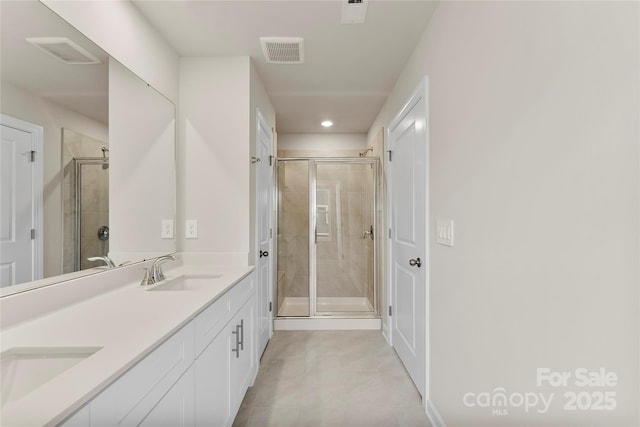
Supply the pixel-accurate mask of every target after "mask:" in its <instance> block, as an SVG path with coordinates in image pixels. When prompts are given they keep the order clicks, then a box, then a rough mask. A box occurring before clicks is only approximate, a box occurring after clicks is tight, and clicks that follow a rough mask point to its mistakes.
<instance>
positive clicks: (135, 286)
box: [0, 266, 253, 427]
mask: <svg viewBox="0 0 640 427" xmlns="http://www.w3.org/2000/svg"><path fill="white" fill-rule="evenodd" d="M252 270H253V267H252V266H248V267H247V266H244V267H241V266H235V267H231V266H224V267H211V266H208V267H194V266H184V267H179V268H176V269H173V270H171V271H169V272H167V273H165V275H166V276H167V279H171V278H172V277H176V276H178V275H181V274H185V273H195V274H214V273H215V274H222V277H220V278H212V279H211V280H212V284H211V286H210V287H207V288H206V289H202V290H190V291H175V292H150V291H148V290H146V289H145V288H144V287H141V286H140V285H139V281H136V282H135V283H129V284H127V285H125V286H120V287H117V288H115V289H114V290H113V291H110V292H107V293H103V294H100V295H97V296H95V297H93V298H90V299H87V300H85V301H82V302H79V303H76V304H74V305H71V306H69V307H65V308H63V309H60V310H57V311H54V312H51V313H48V314H45V315H43V316H41V317H37V318H35V319H32V320H30V321H27V322H24V323H20V324H18V325H16V326H13V327H10V328H7V329H5V330H2V333H1V341H0V350H1V351H5V350H7V349H10V348H15V347H66V346H68V347H102V348H101V349H100V350H99V351H98V352H96V353H95V354H93V355H91V356H90V357H88V358H87V359H85V360H83V361H81V362H80V363H78V364H77V365H75V366H73V367H72V368H70V369H69V370H67V371H65V372H63V373H62V374H60V375H58V376H57V377H55V378H53V379H52V380H50V381H49V382H47V383H46V384H44V385H42V386H41V387H39V388H38V389H36V390H34V391H33V392H31V393H29V394H27V395H26V396H24V397H22V398H20V399H18V400H15V401H11V402H8V403H7V404H6V405H5V406H4V407H3V408H2V411H1V412H2V415H1V418H0V423H1V425H2V426H3V427H10V426H11V427H13V426H45V425H46V426H53V425H56V424H58V423H60V422H62V421H63V420H64V419H65V418H66V417H68V416H69V415H71V414H72V413H73V412H75V411H76V410H78V409H80V408H81V407H82V406H83V405H84V404H85V403H86V402H88V401H89V400H91V399H92V398H93V397H95V396H96V395H97V394H98V393H99V392H100V391H101V390H103V389H104V388H105V387H106V386H107V385H109V384H110V383H112V382H113V381H115V380H116V379H117V378H118V377H119V376H120V375H122V374H123V373H124V372H125V371H127V370H128V369H129V368H131V367H132V366H133V365H134V364H135V363H137V362H138V361H140V360H141V359H142V358H143V357H145V356H146V355H147V354H149V352H151V351H152V350H153V349H154V348H156V347H157V346H158V345H159V344H161V343H162V342H163V341H164V340H166V339H167V338H169V337H170V336H171V335H172V334H173V333H174V332H176V331H177V330H179V329H180V328H181V327H182V326H184V325H185V324H187V323H188V322H189V321H190V320H191V319H193V318H194V317H195V316H196V315H197V314H198V313H199V312H200V311H202V310H203V309H204V308H205V307H207V306H208V305H209V304H211V303H212V302H213V301H215V300H216V299H218V298H219V297H220V296H221V295H222V294H223V293H224V292H225V291H227V290H228V289H230V288H231V287H233V285H234V284H236V283H237V282H238V281H239V280H240V279H242V278H243V277H245V276H246V275H247V274H249V273H250V272H251V271H252Z"/></svg>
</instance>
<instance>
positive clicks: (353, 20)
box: [342, 0, 369, 24]
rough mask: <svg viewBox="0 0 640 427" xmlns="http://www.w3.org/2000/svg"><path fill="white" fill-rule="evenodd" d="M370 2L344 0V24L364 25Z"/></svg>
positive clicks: (364, 0)
mask: <svg viewBox="0 0 640 427" xmlns="http://www.w3.org/2000/svg"><path fill="white" fill-rule="evenodd" d="M368 1H369V0H342V23H343V24H362V23H363V22H364V18H365V17H366V16H367V3H368Z"/></svg>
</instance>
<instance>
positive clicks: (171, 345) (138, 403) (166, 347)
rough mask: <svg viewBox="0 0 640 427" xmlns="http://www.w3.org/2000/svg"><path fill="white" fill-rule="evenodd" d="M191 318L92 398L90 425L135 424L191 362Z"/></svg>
mask: <svg viewBox="0 0 640 427" xmlns="http://www.w3.org/2000/svg"><path fill="white" fill-rule="evenodd" d="M193 342H194V328H193V322H190V323H188V324H187V325H186V326H185V327H183V328H182V329H181V330H179V331H178V332H176V333H175V335H173V336H172V337H170V338H169V339H168V340H167V341H165V342H164V343H162V344H161V345H160V346H159V347H158V348H156V349H155V350H154V351H152V352H151V353H149V354H148V355H147V356H146V357H145V358H144V359H142V360H141V361H140V362H138V364H137V365H135V366H133V367H132V368H131V369H130V370H129V371H127V372H126V373H124V374H123V375H122V376H121V377H120V378H118V379H117V380H116V381H115V382H114V383H113V384H111V385H110V386H109V387H107V388H106V389H104V390H103V391H102V393H100V394H99V395H98V396H97V397H96V398H95V399H93V400H92V401H91V410H90V414H91V426H92V427H102V426H105V427H107V426H108V427H114V426H133V425H138V424H139V423H140V422H141V421H142V420H144V419H145V417H146V416H147V415H148V414H149V413H151V411H152V410H153V408H154V407H155V406H156V405H157V404H158V402H160V401H161V400H162V399H163V397H164V396H165V395H166V393H167V392H168V391H169V390H170V389H171V387H172V386H173V385H174V384H175V383H176V382H177V381H178V380H179V378H180V377H181V376H182V375H183V373H184V372H186V371H187V369H189V367H190V366H191V365H192V364H193V360H194V355H193V353H194V351H193V347H194V346H193Z"/></svg>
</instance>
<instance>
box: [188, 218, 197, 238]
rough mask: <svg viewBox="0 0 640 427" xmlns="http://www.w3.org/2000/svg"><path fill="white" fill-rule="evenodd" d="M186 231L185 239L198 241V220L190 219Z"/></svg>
mask: <svg viewBox="0 0 640 427" xmlns="http://www.w3.org/2000/svg"><path fill="white" fill-rule="evenodd" d="M186 225H187V226H186V229H185V237H186V238H187V239H197V238H198V220H197V219H188V220H187V223H186Z"/></svg>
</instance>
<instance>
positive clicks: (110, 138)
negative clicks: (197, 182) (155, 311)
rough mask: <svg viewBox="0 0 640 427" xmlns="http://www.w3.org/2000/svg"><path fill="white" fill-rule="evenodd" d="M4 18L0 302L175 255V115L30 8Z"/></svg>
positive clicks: (42, 11)
mask: <svg viewBox="0 0 640 427" xmlns="http://www.w3.org/2000/svg"><path fill="white" fill-rule="evenodd" d="M0 19H1V22H0V32H1V34H0V41H1V45H0V47H1V50H0V55H1V58H0V60H1V69H0V78H1V82H0V85H1V86H0V87H1V90H0V113H2V121H3V123H2V132H1V135H2V145H1V146H0V147H1V150H0V173H1V174H2V183H1V185H0V187H1V188H0V189H1V194H0V244H1V245H2V246H1V247H0V258H2V259H0V285H1V288H0V296H4V295H9V294H13V293H15V292H20V291H23V290H26V289H31V288H33V287H38V286H43V285H49V284H53V283H58V282H60V281H64V280H68V279H70V278H74V277H77V276H79V275H86V274H94V273H99V272H101V271H104V270H105V269H107V268H112V267H113V266H115V267H117V266H119V265H122V264H125V263H130V262H137V261H141V260H143V259H148V258H152V257H154V256H158V255H162V254H167V253H171V252H175V250H176V243H175V239H174V238H173V236H169V235H166V234H165V235H164V236H163V235H162V233H161V232H162V231H163V227H162V224H163V223H164V224H171V225H172V224H173V221H174V220H175V211H176V206H175V199H176V197H175V173H176V171H175V133H176V132H175V106H174V105H173V104H172V103H171V102H170V101H169V100H168V99H166V98H165V97H164V96H162V95H161V94H160V93H159V92H157V91H156V90H155V89H154V88H152V87H150V86H149V85H148V84H146V83H145V82H144V81H142V80H141V79H139V78H138V77H137V76H136V75H135V74H133V73H132V72H131V71H129V70H128V69H127V68H126V67H124V66H123V65H121V64H120V63H118V62H117V61H115V60H113V59H112V58H110V57H109V56H108V54H107V53H105V52H104V51H103V50H102V49H101V48H100V47H98V46H96V45H95V44H94V43H93V42H91V41H90V40H89V39H88V38H86V37H85V36H84V35H83V34H81V33H80V32H78V31H77V30H75V29H74V28H73V27H71V26H70V25H69V24H68V23H67V22H66V21H64V20H63V19H61V18H60V17H59V16H57V15H56V14H55V13H53V12H52V11H51V10H50V9H48V8H47V7H46V6H45V5H43V4H42V3H40V2H38V1H22V2H18V1H15V2H14V1H11V2H0ZM21 128H24V129H21ZM37 139H40V140H41V141H42V142H41V147H38V146H37V144H36V142H37V141H35V140H37ZM34 141H35V142H34ZM31 151H35V154H34V155H31ZM32 230H33V231H32ZM165 231H166V227H165ZM100 257H103V258H102V259H101V258H100ZM104 257H108V259H107V258H104ZM88 258H92V259H93V260H89V259H88ZM110 261H113V265H112V266H108V265H107V262H110Z"/></svg>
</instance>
